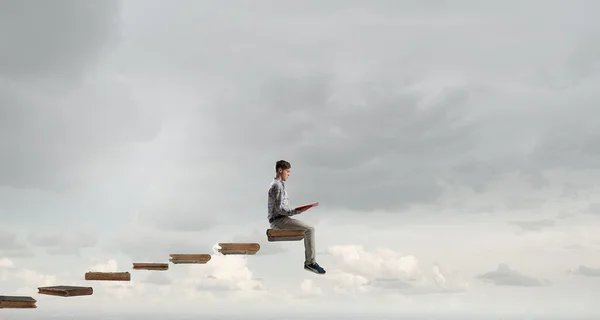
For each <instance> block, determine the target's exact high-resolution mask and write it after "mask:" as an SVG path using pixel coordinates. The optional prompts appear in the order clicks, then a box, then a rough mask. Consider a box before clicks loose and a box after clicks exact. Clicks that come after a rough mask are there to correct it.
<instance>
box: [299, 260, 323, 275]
mask: <svg viewBox="0 0 600 320" xmlns="http://www.w3.org/2000/svg"><path fill="white" fill-rule="evenodd" d="M304 269H306V270H308V271H312V272H314V273H316V274H325V269H323V268H321V266H320V265H319V264H317V263H316V262H313V263H311V264H305V265H304Z"/></svg>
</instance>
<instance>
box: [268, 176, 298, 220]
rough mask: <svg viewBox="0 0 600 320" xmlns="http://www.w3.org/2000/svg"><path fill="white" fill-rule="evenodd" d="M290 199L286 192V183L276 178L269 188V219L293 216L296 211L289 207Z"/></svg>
mask: <svg viewBox="0 0 600 320" xmlns="http://www.w3.org/2000/svg"><path fill="white" fill-rule="evenodd" d="M288 201H289V197H288V194H287V191H286V190H285V182H284V181H282V180H280V179H278V178H275V179H273V182H271V186H270V188H269V202H268V205H267V207H268V211H269V214H268V218H269V219H271V218H275V217H277V216H293V215H295V214H297V213H296V210H294V209H290V207H289V206H288Z"/></svg>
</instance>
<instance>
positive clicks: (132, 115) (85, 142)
mask: <svg viewBox="0 0 600 320" xmlns="http://www.w3.org/2000/svg"><path fill="white" fill-rule="evenodd" d="M119 13H120V6H119V2H117V1H100V2H83V1H53V2H44V1H4V2H2V3H0V38H1V39H2V44H1V45H2V49H1V50H0V148H1V149H2V166H1V167H0V184H3V185H9V186H14V187H19V188H41V189H50V190H64V189H67V188H72V187H74V186H78V185H81V184H82V183H85V182H86V181H87V180H89V179H90V178H92V177H94V176H97V175H98V174H99V172H100V171H102V170H103V169H106V168H111V165H112V166H114V164H115V161H118V160H120V159H123V158H124V157H126V156H127V154H128V149H129V148H130V146H131V144H132V143H134V142H138V141H145V140H148V139H152V137H153V136H154V135H155V134H156V133H157V132H158V130H159V124H158V122H157V120H156V119H153V117H152V115H151V114H148V112H146V110H144V109H143V108H141V107H140V106H138V105H136V102H135V101H134V100H133V99H132V97H131V93H130V92H129V89H128V88H126V87H125V86H124V85H123V84H122V83H121V82H120V81H119V80H118V79H117V78H116V77H113V76H108V75H107V74H105V73H103V72H95V73H92V72H93V71H94V70H95V71H98V69H96V65H97V63H98V62H99V61H100V59H101V58H102V56H103V54H104V53H106V52H107V50H109V49H110V48H113V47H114V45H115V44H117V42H116V41H117V40H119V24H118V18H119ZM94 162H95V163H94ZM99 163H100V164H101V165H99ZM92 164H95V165H96V166H97V167H96V169H97V172H95V173H94V172H93V171H87V170H86V169H89V165H92ZM103 166H104V167H103Z"/></svg>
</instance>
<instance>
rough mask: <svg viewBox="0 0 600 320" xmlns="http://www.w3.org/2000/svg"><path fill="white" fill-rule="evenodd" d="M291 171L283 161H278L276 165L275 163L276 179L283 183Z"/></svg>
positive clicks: (287, 163) (289, 166) (288, 165)
mask: <svg viewBox="0 0 600 320" xmlns="http://www.w3.org/2000/svg"><path fill="white" fill-rule="evenodd" d="M291 169H292V165H291V164H290V163H289V162H287V161H285V160H279V161H277V163H275V173H276V174H277V178H279V179H281V180H283V181H287V179H288V177H289V176H290V171H291Z"/></svg>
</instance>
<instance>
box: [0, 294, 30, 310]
mask: <svg viewBox="0 0 600 320" xmlns="http://www.w3.org/2000/svg"><path fill="white" fill-rule="evenodd" d="M36 302H37V300H35V299H34V298H32V297H27V296H0V309H35V308H37V306H36V305H35V303H36Z"/></svg>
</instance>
